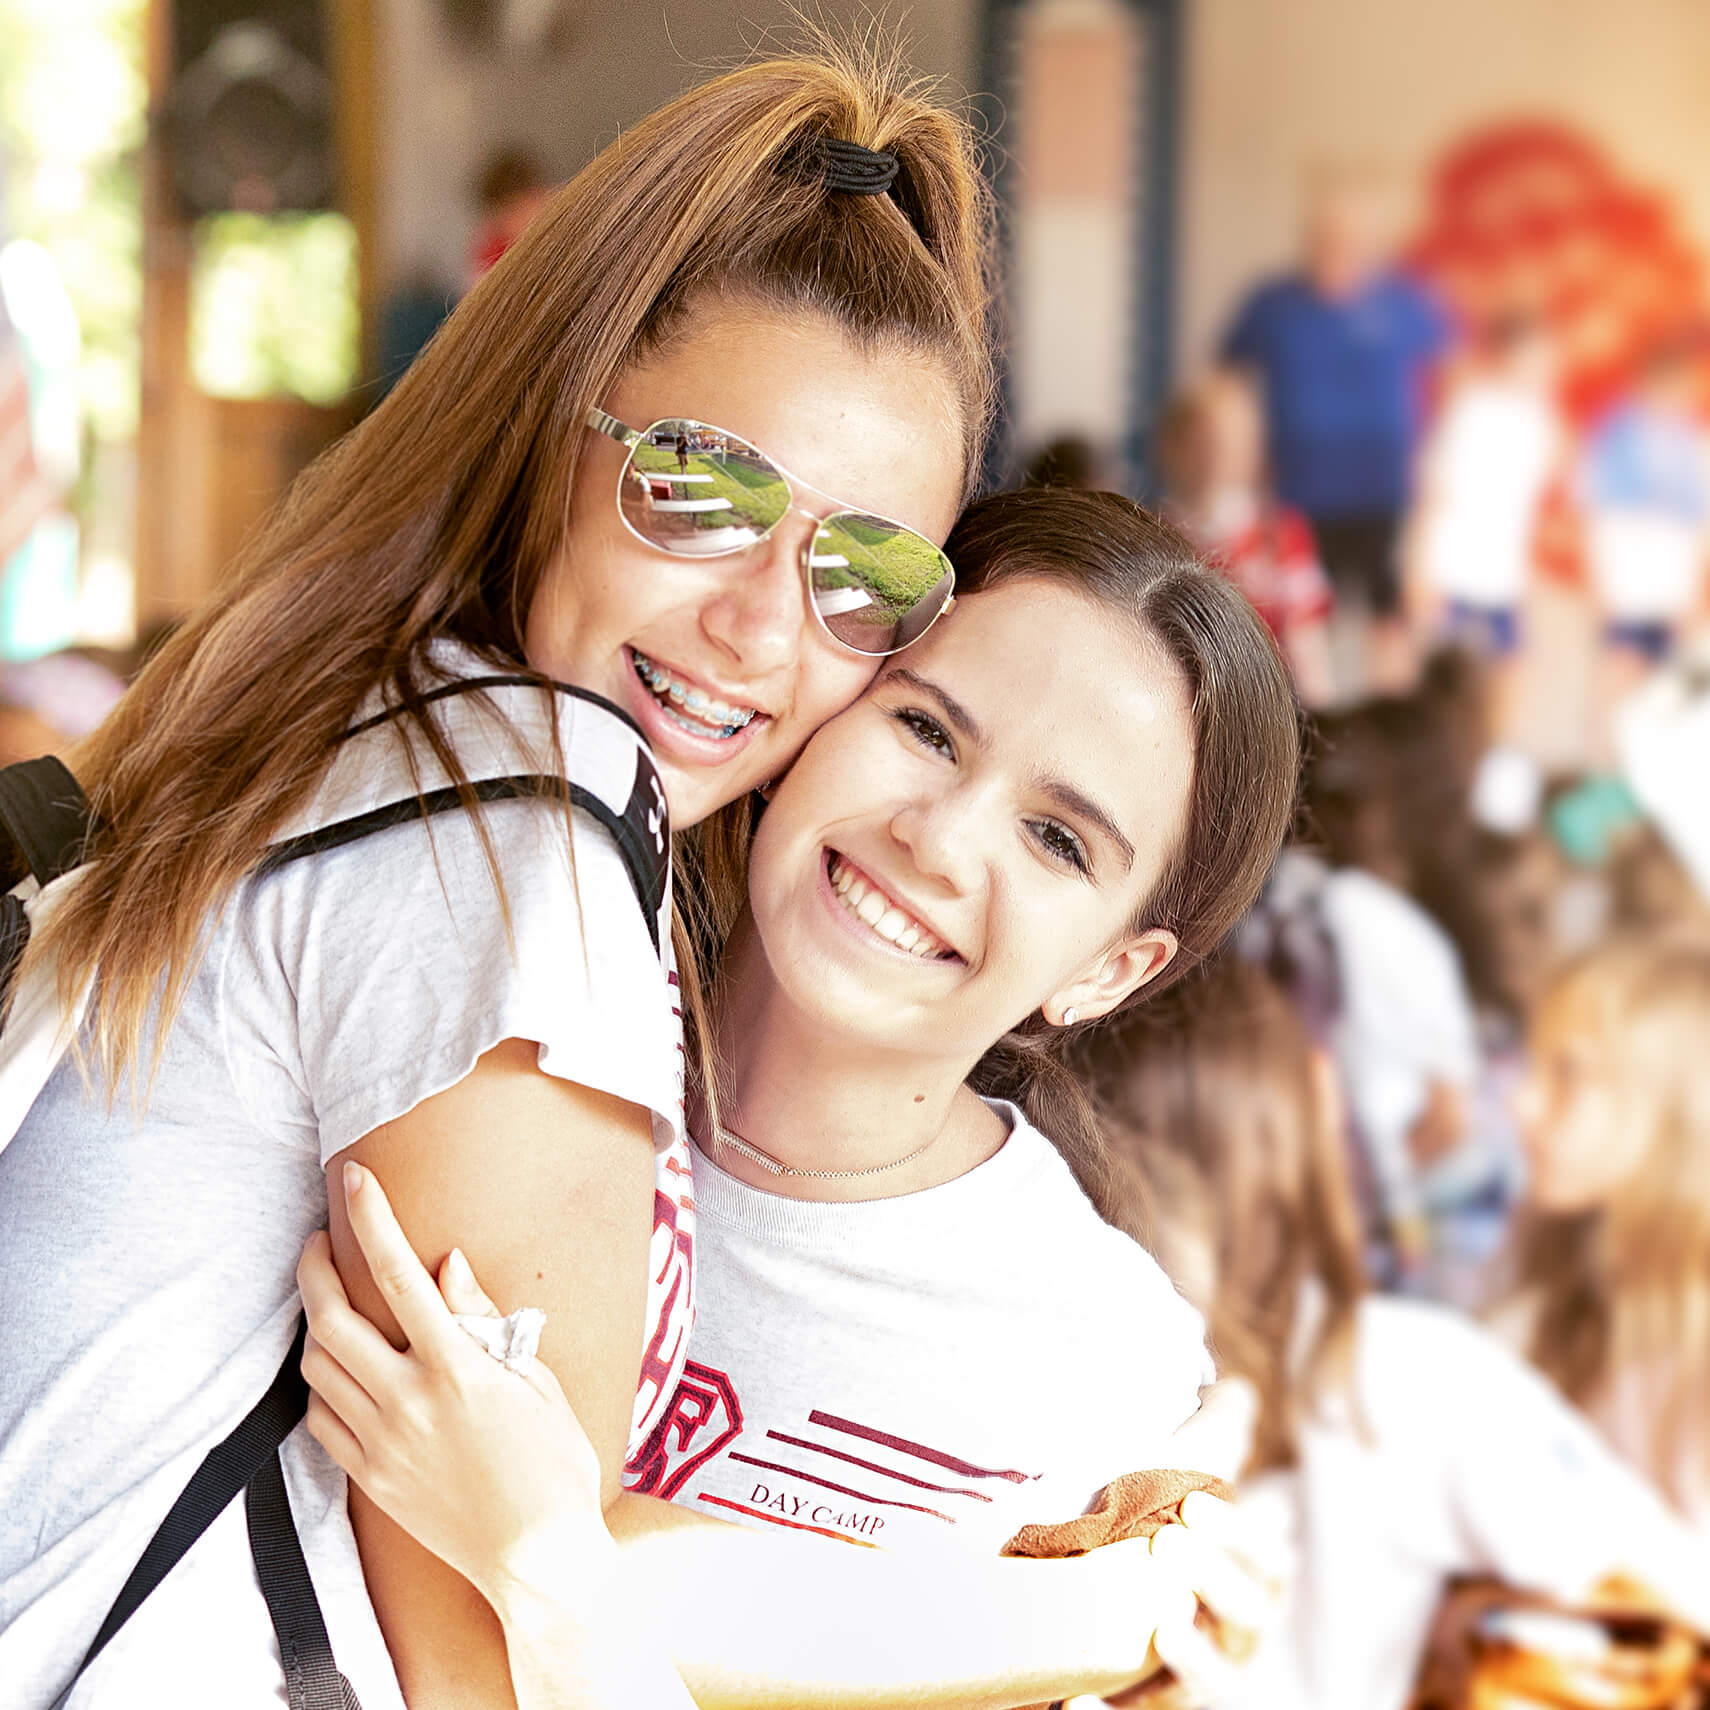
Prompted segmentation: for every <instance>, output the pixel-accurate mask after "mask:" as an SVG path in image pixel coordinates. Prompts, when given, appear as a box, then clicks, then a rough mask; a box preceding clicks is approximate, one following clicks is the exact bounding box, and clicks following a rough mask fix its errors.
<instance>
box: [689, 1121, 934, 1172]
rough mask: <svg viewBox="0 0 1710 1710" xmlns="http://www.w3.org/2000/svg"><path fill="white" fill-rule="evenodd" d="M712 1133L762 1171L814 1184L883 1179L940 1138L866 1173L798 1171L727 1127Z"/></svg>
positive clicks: (908, 1162)
mask: <svg viewBox="0 0 1710 1710" xmlns="http://www.w3.org/2000/svg"><path fill="white" fill-rule="evenodd" d="M713 1132H714V1133H715V1134H716V1135H717V1136H718V1143H719V1144H720V1145H721V1146H728V1147H730V1148H731V1150H732V1151H734V1152H740V1153H741V1154H742V1155H743V1157H745V1158H749V1159H751V1160H752V1161H753V1162H754V1163H756V1164H758V1165H759V1166H760V1168H761V1169H763V1170H770V1171H771V1172H772V1174H773V1175H775V1176H811V1177H813V1179H814V1180H815V1181H821V1182H846V1181H853V1180H855V1179H856V1178H857V1177H858V1176H882V1175H884V1174H885V1172H886V1171H887V1170H900V1169H901V1168H902V1167H903V1165H904V1164H912V1163H913V1162H914V1161H915V1159H916V1158H918V1157H919V1156H920V1155H921V1154H922V1153H923V1152H925V1151H928V1150H929V1149H930V1148H931V1147H933V1146H935V1145H937V1144H938V1136H937V1135H936V1134H934V1135H933V1136H932V1138H931V1139H930V1140H928V1141H927V1142H926V1145H924V1146H917V1147H916V1148H915V1149H914V1150H913V1151H912V1152H910V1153H908V1154H907V1155H906V1156H905V1157H901V1158H897V1159H896V1160H894V1161H893V1162H892V1163H889V1164H874V1165H873V1166H872V1168H871V1169H866V1170H798V1169H797V1168H796V1167H795V1165H794V1164H786V1163H785V1162H784V1161H783V1160H782V1159H781V1158H774V1157H773V1156H772V1154H771V1153H770V1152H762V1151H761V1150H760V1148H759V1147H758V1146H756V1145H754V1144H753V1142H752V1141H748V1140H744V1139H743V1138H742V1136H741V1135H740V1134H732V1133H731V1131H730V1130H729V1129H728V1128H717V1127H715V1128H714V1130H713Z"/></svg>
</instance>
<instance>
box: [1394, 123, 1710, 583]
mask: <svg viewBox="0 0 1710 1710" xmlns="http://www.w3.org/2000/svg"><path fill="white" fill-rule="evenodd" d="M1409 258H1410V261H1411V263H1412V265H1413V266H1414V267H1415V268H1416V269H1417V270H1418V271H1419V272H1420V273H1421V274H1423V275H1424V276H1425V277H1426V278H1428V279H1429V280H1430V281H1431V282H1432V283H1433V284H1434V285H1435V286H1436V288H1437V289H1438V291H1439V292H1440V293H1441V294H1442V296H1443V299H1444V301H1445V302H1447V303H1448V304H1449V306H1450V308H1451V309H1452V311H1453V312H1454V314H1455V315H1456V317H1457V319H1458V320H1459V321H1460V322H1461V323H1462V325H1463V326H1464V327H1465V328H1466V330H1467V331H1468V332H1469V333H1470V334H1472V335H1473V336H1475V337H1476V336H1478V335H1479V333H1480V332H1481V331H1483V330H1484V329H1486V328H1488V327H1489V326H1490V325H1491V324H1492V323H1493V322H1495V321H1497V320H1499V319H1501V318H1502V317H1504V316H1511V315H1542V316H1544V317H1545V318H1546V319H1547V320H1548V321H1549V323H1550V326H1551V328H1552V331H1553V333H1554V336H1555V339H1556V341H1557V349H1558V351H1559V353H1560V366H1561V402H1562V405H1563V408H1564V409H1565V410H1566V411H1567V413H1568V415H1569V417H1570V418H1571V419H1572V420H1574V421H1575V422H1578V423H1581V424H1583V423H1585V422H1587V421H1589V420H1591V419H1592V418H1593V417H1595V416H1596V415H1597V414H1598V413H1599V412H1601V411H1602V410H1603V409H1604V408H1605V407H1606V406H1607V405H1608V404H1609V403H1611V402H1612V401H1613V400H1614V399H1615V398H1616V397H1617V396H1619V395H1620V394H1621V393H1623V392H1624V391H1625V390H1626V389H1627V387H1628V386H1629V385H1630V384H1631V382H1632V380H1633V377H1634V375H1635V374H1636V373H1637V371H1638V370H1639V368H1640V367H1641V366H1642V364H1643V363H1644V362H1645V361H1646V359H1647V358H1648V357H1649V356H1650V355H1651V354H1652V352H1654V351H1655V350H1656V349H1657V348H1658V347H1659V346H1661V345H1663V344H1665V343H1668V344H1675V345H1678V344H1680V343H1681V342H1683V341H1684V340H1687V339H1691V340H1692V341H1693V342H1695V343H1702V342H1703V341H1702V333H1701V331H1700V329H1702V327H1703V326H1704V324H1705V321H1704V314H1705V311H1704V282H1705V268H1704V259H1703V257H1702V256H1701V255H1700V254H1699V252H1698V251H1697V249H1696V248H1695V247H1694V245H1693V244H1692V243H1691V242H1690V241H1689V240H1688V238H1687V237H1686V236H1685V235H1684V233H1683V232H1682V231H1681V230H1680V227H1679V224H1678V222H1677V220H1676V218H1675V215H1674V211H1673V209H1672V208H1671V207H1670V206H1669V204H1668V202H1667V201H1666V200H1665V199H1664V198H1663V197H1661V196H1659V195H1658V194H1656V193H1655V192H1654V191H1652V190H1649V189H1647V188H1645V187H1643V186H1641V185H1638V184H1635V183H1633V182H1631V181H1629V180H1628V179H1626V178H1624V177H1623V176H1622V174H1621V172H1620V171H1619V169H1618V168H1617V167H1616V165H1615V164H1614V163H1613V162H1612V161H1611V160H1610V158H1609V157H1608V155H1607V154H1606V153H1605V152H1604V150H1603V149H1602V148H1601V147H1600V146H1599V145H1598V144H1597V143H1596V142H1595V141H1594V140H1593V139H1592V138H1590V137H1588V136H1586V135H1584V134H1583V133H1581V132H1579V131H1577V130H1574V129H1573V128H1571V127H1569V126H1567V125H1563V124H1560V123H1558V122H1556V121H1554V120H1547V119H1536V120H1512V121H1508V122H1505V123H1502V124H1499V125H1494V126H1490V127H1487V128H1485V129H1482V130H1479V131H1476V132H1474V133H1473V134H1472V135H1470V136H1468V137H1466V138H1464V139H1463V140H1462V141H1460V142H1458V143H1456V144H1455V145H1454V146H1453V147H1451V148H1450V149H1449V151H1448V152H1447V153H1446V154H1445V155H1444V156H1443V157H1442V158H1441V160H1440V161H1439V162H1438V165H1437V167H1436V170H1435V171H1434V173H1433V174H1432V179H1431V189H1430V197H1429V202H1428V206H1427V212H1426V216H1425V220H1424V225H1423V229H1422V231H1421V232H1420V235H1419V236H1418V238H1417V239H1416V240H1415V242H1414V243H1413V244H1412V246H1411V248H1410V251H1409ZM1706 348H1707V349H1710V347H1706ZM1707 366H1710V365H1707ZM1575 533H1576V531H1575V530H1574V529H1573V528H1572V526H1571V519H1570V517H1569V515H1568V505H1567V503H1566V495H1562V494H1558V495H1556V496H1555V497H1554V498H1553V499H1552V501H1551V503H1550V504H1549V506H1548V507H1547V514H1546V518H1545V522H1544V526H1543V528H1542V530H1541V538H1540V545H1541V547H1542V548H1543V556H1544V559H1545V562H1546V567H1548V568H1550V569H1552V570H1554V571H1555V572H1557V573H1558V574H1572V573H1573V571H1574V569H1575V568H1576V567H1577V557H1578V554H1577V549H1576V543H1575V539H1574V536H1575Z"/></svg>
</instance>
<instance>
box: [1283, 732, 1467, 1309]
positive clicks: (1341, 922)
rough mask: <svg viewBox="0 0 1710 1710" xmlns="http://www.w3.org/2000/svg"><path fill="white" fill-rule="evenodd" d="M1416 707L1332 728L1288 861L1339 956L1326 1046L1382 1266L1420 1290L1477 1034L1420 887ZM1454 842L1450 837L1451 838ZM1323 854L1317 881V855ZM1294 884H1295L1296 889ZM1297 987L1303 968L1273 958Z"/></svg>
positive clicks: (1449, 944)
mask: <svg viewBox="0 0 1710 1710" xmlns="http://www.w3.org/2000/svg"><path fill="white" fill-rule="evenodd" d="M1421 722H1422V713H1421V705H1420V702H1419V700H1418V698H1413V699H1406V700H1404V699H1392V700H1384V701H1372V702H1366V703H1363V704H1362V705H1360V706H1357V707H1353V708H1349V709H1347V710H1345V711H1342V712H1338V713H1333V714H1329V715H1327V716H1326V717H1324V718H1323V719H1322V720H1321V721H1320V725H1319V733H1318V734H1319V744H1318V752H1317V754H1316V755H1315V756H1314V758H1313V761H1312V764H1311V765H1310V767H1309V768H1308V773H1307V781H1306V789H1305V796H1304V802H1303V809H1302V833H1303V837H1304V840H1305V843H1306V847H1305V848H1304V849H1301V850H1298V851H1295V852H1293V853H1292V854H1291V856H1290V863H1291V865H1294V866H1296V867H1298V868H1300V869H1301V870H1302V874H1303V876H1302V877H1301V878H1300V879H1299V881H1298V882H1299V884H1300V886H1301V888H1302V889H1303V891H1305V892H1306V895H1307V896H1308V897H1309V899H1310V900H1309V901H1306V900H1303V901H1301V902H1298V903H1297V904H1296V907H1297V909H1298V908H1306V909H1309V910H1310V912H1311V915H1312V918H1313V920H1314V922H1315V924H1316V930H1317V932H1318V934H1319V935H1321V938H1322V941H1323V942H1324V944H1325V945H1326V946H1327V948H1328V951H1329V968H1328V976H1329V977H1328V979H1327V980H1325V979H1324V978H1323V976H1322V975H1320V976H1319V977H1320V981H1321V983H1322V984H1325V985H1327V986H1328V988H1329V990H1330V993H1331V996H1330V1001H1329V1002H1328V1004H1324V1003H1322V1002H1320V1003H1319V1014H1320V1025H1321V1027H1322V1035H1323V1040H1324V1043H1325V1044H1326V1045H1327V1047H1328V1048H1329V1050H1330V1051H1331V1053H1332V1054H1333V1056H1334V1058H1335V1060H1336V1063H1337V1065H1338V1067H1339V1069H1340V1071H1341V1073H1342V1076H1343V1077H1344V1080H1345V1083H1346V1085H1347V1089H1348V1110H1349V1119H1350V1124H1349V1125H1350V1129H1351V1133H1352V1136H1353V1140H1354V1144H1355V1148H1356V1152H1357V1154H1358V1156H1359V1157H1360V1158H1361V1159H1362V1161H1363V1171H1362V1173H1363V1177H1364V1182H1365V1186H1366V1189H1367V1200H1366V1213H1367V1220H1368V1224H1369V1228H1370V1234H1371V1238H1372V1244H1373V1245H1372V1264H1373V1267H1374V1271H1375V1273H1376V1274H1377V1275H1378V1276H1380V1277H1381V1278H1383V1279H1384V1280H1385V1281H1388V1282H1393V1283H1401V1284H1405V1285H1407V1286H1410V1287H1422V1286H1424V1283H1425V1280H1426V1267H1427V1263H1428V1260H1429V1257H1430V1249H1431V1237H1432V1231H1431V1225H1430V1218H1429V1215H1428V1209H1429V1195H1428V1190H1427V1180H1428V1177H1429V1176H1430V1175H1431V1173H1432V1172H1433V1171H1435V1170H1436V1169H1438V1168H1439V1166H1441V1165H1442V1164H1443V1163H1444V1161H1445V1160H1448V1159H1450V1158H1451V1157H1452V1156H1453V1155H1454V1154H1455V1153H1456V1152H1457V1150H1458V1149H1459V1148H1460V1147H1461V1146H1462V1144H1463V1143H1464V1142H1465V1140H1466V1139H1467V1137H1468V1134H1469V1116H1470V1110H1471V1100H1472V1095H1473V1089H1474V1086H1475V1084H1476V1082H1477V1079H1478V1075H1479V1067H1480V1060H1479V1051H1478V1023H1477V1017H1476V1015H1475V1012H1474V1008H1473V1003H1472V998H1471V994H1470V992H1469V991H1468V989H1467V982H1466V974H1465V970H1464V968H1463V966H1462V962H1461V957H1460V953H1459V951H1458V949H1457V947H1456V944H1455V941H1454V939H1453V938H1452V937H1451V936H1450V934H1449V933H1448V931H1447V930H1445V928H1444V926H1443V924H1442V923H1441V922H1440V921H1438V920H1437V919H1436V918H1435V917H1434V916H1433V915H1432V914H1431V913H1430V912H1429V911H1428V910H1427V909H1426V908H1425V907H1424V906H1422V905H1421V903H1420V902H1419V901H1418V900H1417V897H1416V896H1415V895H1414V892H1415V890H1416V888H1417V886H1418V885H1419V883H1420V880H1421V876H1422V861H1421V857H1420V855H1419V847H1420V839H1419V837H1418V836H1417V833H1416V827H1415V822H1414V818H1413V812H1414V808H1415V803H1414V801H1413V800H1412V797H1413V796H1414V795H1415V794H1416V793H1417V787H1418V786H1417V784H1416V779H1417V777H1418V775H1419V772H1420V770H1421V768H1420V766H1419V764H1418V761H1417V756H1418V755H1419V754H1420V753H1421V752H1425V753H1429V752H1430V750H1429V749H1423V748H1422V746H1421V744H1420V743H1419V741H1418V739H1417V737H1416V731H1417V729H1418V727H1419V726H1420V724H1421ZM1448 829H1449V827H1447V826H1445V831H1447V830H1448ZM1314 849H1316V850H1317V851H1318V852H1319V853H1320V854H1321V857H1322V859H1321V863H1319V864H1318V865H1317V871H1316V872H1313V873H1311V876H1310V877H1305V876H1304V875H1305V874H1306V873H1309V872H1310V871H1311V869H1310V865H1309V864H1311V863H1313V862H1314V856H1313V854H1312V853H1311V851H1312V850H1314ZM1291 882H1295V881H1293V880H1292V879H1291V878H1289V877H1288V876H1286V875H1285V878H1284V883H1285V884H1286V883H1291ZM1271 959H1272V960H1273V964H1274V965H1276V966H1277V967H1278V969H1279V972H1283V973H1285V974H1286V975H1287V977H1288V978H1289V979H1290V981H1291V983H1292V981H1293V980H1294V979H1295V978H1296V977H1298V976H1299V974H1300V973H1301V971H1302V970H1301V966H1300V958H1299V957H1298V955H1296V954H1294V953H1292V952H1285V953H1284V954H1283V955H1282V956H1281V957H1280V958H1271Z"/></svg>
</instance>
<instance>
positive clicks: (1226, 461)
mask: <svg viewBox="0 0 1710 1710" xmlns="http://www.w3.org/2000/svg"><path fill="white" fill-rule="evenodd" d="M1200 421H1201V429H1200V432H1201V438H1202V439H1203V442H1204V449H1203V453H1202V455H1203V457H1204V467H1205V477H1206V484H1207V486H1208V487H1209V488H1210V489H1211V490H1212V491H1213V492H1230V491H1247V490H1250V489H1252V488H1254V487H1257V486H1258V485H1259V484H1260V482H1261V481H1263V479H1264V476H1265V418H1264V416H1263V414H1262V413H1261V412H1260V409H1259V400H1258V396H1257V394H1256V393H1255V392H1254V390H1253V388H1252V387H1251V386H1250V385H1249V384H1248V383H1247V382H1246V381H1245V380H1244V379H1242V378H1241V377H1240V376H1239V375H1236V374H1218V375H1214V376H1213V377H1212V378H1211V379H1210V380H1208V381H1207V382H1206V385H1205V391H1204V397H1203V402H1202V405H1201V408H1200Z"/></svg>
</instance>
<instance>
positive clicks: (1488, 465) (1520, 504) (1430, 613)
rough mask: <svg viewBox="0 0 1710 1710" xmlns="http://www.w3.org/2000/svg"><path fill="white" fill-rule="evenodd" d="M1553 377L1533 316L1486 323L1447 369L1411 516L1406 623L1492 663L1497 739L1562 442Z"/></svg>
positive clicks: (1543, 327)
mask: <svg viewBox="0 0 1710 1710" xmlns="http://www.w3.org/2000/svg"><path fill="white" fill-rule="evenodd" d="M1555 378H1556V376H1555V350H1554V344H1553V341H1552V339H1551V336H1550V331H1549V326H1548V323H1547V322H1545V321H1544V320H1543V319H1542V318H1541V317H1538V316H1533V315H1521V314H1516V315H1512V316H1507V317H1504V318H1501V319H1499V320H1497V321H1496V322H1495V323H1494V324H1493V325H1491V326H1490V327H1489V328H1487V329H1486V330H1485V331H1484V332H1483V333H1482V334H1481V336H1480V337H1479V339H1478V341H1477V342H1476V343H1475V345H1474V346H1473V348H1472V350H1471V351H1470V352H1469V353H1468V354H1467V355H1466V357H1465V358H1464V359H1463V360H1462V361H1460V362H1458V363H1457V364H1455V365H1454V367H1453V368H1452V369H1451V371H1450V374H1449V378H1448V384H1447V387H1446V401H1445V402H1444V404H1443V406H1442V409H1441V411H1440V413H1439V414H1438V416H1437V418H1436V420H1435V422H1434V423H1433V425H1432V427H1431V430H1430V432H1429V434H1428V435H1427V437H1426V441H1425V445H1424V449H1423V452H1422V455H1421V458H1420V472H1419V483H1418V488H1419V490H1418V496H1417V499H1416V503H1415V509H1414V512H1413V515H1412V517H1411V518H1410V521H1409V530H1408V532H1409V536H1410V540H1409V548H1408V553H1407V557H1408V561H1409V562H1408V567H1407V569H1408V575H1407V583H1408V588H1407V591H1408V603H1409V606H1410V607H1411V609H1412V614H1413V617H1414V621H1415V623H1416V624H1417V625H1418V627H1419V628H1420V630H1421V631H1422V632H1423V633H1424V634H1425V635H1427V636H1430V635H1443V636H1447V637H1448V638H1449V639H1450V640H1452V641H1456V642H1459V643H1461V644H1462V645H1464V646H1467V647H1471V648H1474V649H1476V650H1477V651H1478V652H1480V653H1481V654H1483V655H1484V657H1485V658H1486V659H1487V660H1488V661H1489V664H1490V669H1491V675H1492V683H1491V706H1490V723H1491V733H1492V735H1493V736H1496V737H1500V736H1501V735H1502V734H1503V733H1505V732H1506V731H1507V730H1508V729H1509V726H1510V723H1511V720H1512V712H1511V703H1512V700H1513V693H1514V679H1515V671H1514V666H1515V664H1516V663H1517V659H1518V655H1519V652H1520V648H1521V643H1522V629H1521V623H1522V617H1521V613H1522V607H1523V605H1524V602H1525V597H1526V590H1527V587H1528V585H1529V584H1530V582H1531V579H1532V565H1533V537H1534V535H1535V533H1536V530H1537V526H1538V513H1539V507H1540V505H1541V504H1542V501H1543V498H1544V494H1545V492H1546V491H1547V489H1548V488H1549V486H1550V484H1551V482H1552V481H1553V480H1554V479H1555V478H1556V477H1557V475H1558V474H1559V473H1560V470H1561V467H1562V464H1563V461H1564V458H1565V456H1566V450H1567V441H1566V430H1565V425H1564V422H1563V418H1562V415H1561V412H1560V410H1559V409H1558V407H1557V404H1556V397H1555Z"/></svg>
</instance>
